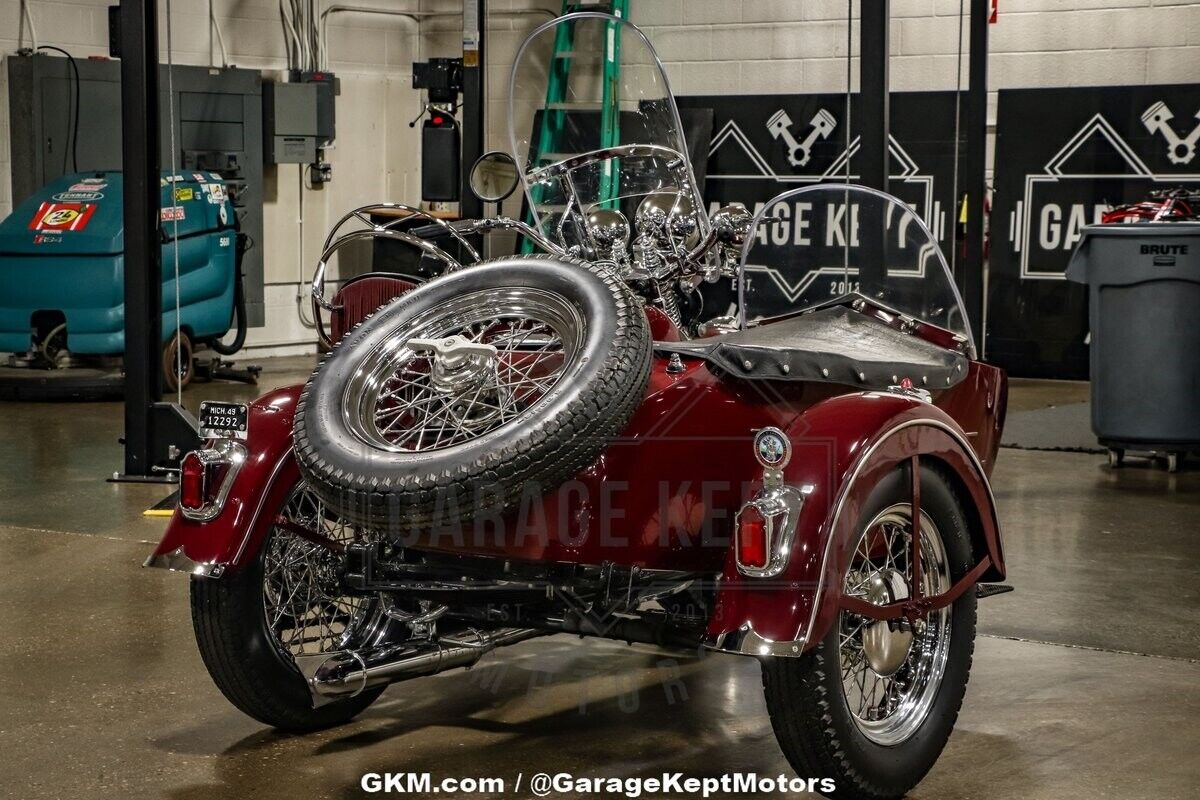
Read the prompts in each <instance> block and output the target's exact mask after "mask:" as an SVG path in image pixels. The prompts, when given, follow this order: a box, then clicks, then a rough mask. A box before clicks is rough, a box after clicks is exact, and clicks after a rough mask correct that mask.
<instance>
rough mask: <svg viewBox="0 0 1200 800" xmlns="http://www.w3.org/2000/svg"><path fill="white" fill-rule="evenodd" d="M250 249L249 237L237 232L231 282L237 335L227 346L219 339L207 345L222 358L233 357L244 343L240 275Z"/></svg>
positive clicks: (243, 290)
mask: <svg viewBox="0 0 1200 800" xmlns="http://www.w3.org/2000/svg"><path fill="white" fill-rule="evenodd" d="M250 247H251V245H250V237H249V236H247V235H246V234H244V233H242V232H241V231H238V233H237V258H236V267H235V270H236V273H235V274H234V280H233V315H234V317H236V318H237V333H235V334H234V336H233V341H232V342H230V343H229V344H224V343H222V342H221V340H220V339H215V340H213V342H212V343H211V344H210V345H209V346H210V347H212V349H213V350H215V351H217V352H218V353H220V354H221V355H223V356H231V355H233V354H234V353H236V352H237V351H238V350H241V349H242V345H244V344H245V343H246V287H245V286H244V278H243V275H242V256H243V255H244V254H245V252H246V251H247V250H249V249H250Z"/></svg>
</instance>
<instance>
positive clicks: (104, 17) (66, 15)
mask: <svg viewBox="0 0 1200 800" xmlns="http://www.w3.org/2000/svg"><path fill="white" fill-rule="evenodd" d="M9 2H10V3H12V4H13V5H17V3H16V0H9ZM29 11H30V14H31V15H32V16H33V21H34V23H35V24H36V26H37V32H38V42H40V43H41V44H54V45H58V46H60V47H61V46H63V45H84V46H95V45H99V44H103V43H104V42H106V41H107V39H108V12H106V11H105V10H104V9H103V8H102V7H99V6H92V5H86V4H79V3H44V2H32V3H30V4H29ZM101 31H103V33H102V34H101V33H100V32H101ZM104 49H105V50H106V51H107V47H105V48H104Z"/></svg>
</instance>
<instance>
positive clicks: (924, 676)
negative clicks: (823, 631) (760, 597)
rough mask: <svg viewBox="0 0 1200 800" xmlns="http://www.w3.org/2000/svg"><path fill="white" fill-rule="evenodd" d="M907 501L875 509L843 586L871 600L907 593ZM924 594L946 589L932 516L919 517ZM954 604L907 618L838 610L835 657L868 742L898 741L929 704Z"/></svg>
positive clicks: (944, 566) (937, 682)
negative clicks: (871, 616) (881, 617)
mask: <svg viewBox="0 0 1200 800" xmlns="http://www.w3.org/2000/svg"><path fill="white" fill-rule="evenodd" d="M912 520H913V517H912V506H911V505H910V504H908V503H898V504H895V505H892V506H889V507H888V508H885V509H883V510H882V511H880V512H879V513H878V514H877V515H876V516H875V517H874V518H873V519H872V520H871V521H870V522H869V523H868V524H867V525H866V527H865V529H864V530H863V532H862V535H861V536H860V538H859V540H858V543H857V545H856V547H855V550H854V554H853V557H852V558H851V563H850V568H849V569H848V570H847V572H846V576H845V580H844V584H843V591H844V593H845V594H846V595H847V596H851V597H858V598H860V599H863V600H866V601H867V602H869V603H873V604H875V605H888V604H890V603H896V602H901V601H903V600H907V599H908V598H910V597H912V595H913V592H912V586H913V566H914V565H913V563H912V561H913V559H912ZM920 538H921V556H920V557H921V593H922V595H923V596H926V597H928V596H932V595H937V594H941V593H942V592H945V591H946V590H947V589H948V588H949V587H950V583H951V582H950V570H949V565H948V560H947V557H946V548H945V544H944V543H943V541H942V537H941V534H940V533H939V531H938V529H937V527H936V525H935V524H934V522H933V520H931V519H930V518H929V516H928V515H927V514H924V513H922V515H921V537H920ZM950 617H951V609H950V608H949V607H947V608H942V609H938V610H936V611H933V612H930V613H929V614H927V615H926V616H925V617H924V618H922V619H918V620H916V622H915V623H910V622H909V621H908V620H906V619H900V620H893V621H882V620H872V619H869V618H865V617H862V616H859V615H857V614H852V613H849V612H846V611H842V612H841V614H840V618H839V623H838V625H839V635H838V642H839V648H838V653H839V659H840V668H841V680H842V687H843V694H844V697H845V700H846V705H847V706H848V707H849V710H850V713H851V716H852V718H853V720H854V723H855V725H856V726H857V727H858V729H859V730H860V731H861V732H862V734H863V735H864V736H866V737H867V738H868V739H870V740H871V741H873V742H875V743H877V744H880V745H884V746H889V745H896V744H899V743H901V742H904V741H906V740H907V739H909V738H910V737H911V736H913V735H914V734H915V733H916V732H917V731H918V730H919V729H920V728H921V726H922V724H923V723H924V722H925V719H926V718H927V717H928V715H929V712H930V709H931V708H932V707H933V703H934V699H935V698H936V696H937V692H938V688H939V686H940V685H941V683H942V677H943V675H944V674H945V670H946V663H947V658H948V654H949V651H950V623H951V618H950Z"/></svg>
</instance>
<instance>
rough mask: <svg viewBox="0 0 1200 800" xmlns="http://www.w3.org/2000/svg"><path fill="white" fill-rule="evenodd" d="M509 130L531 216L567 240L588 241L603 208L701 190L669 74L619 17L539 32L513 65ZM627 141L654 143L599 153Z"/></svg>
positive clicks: (630, 210)
mask: <svg viewBox="0 0 1200 800" xmlns="http://www.w3.org/2000/svg"><path fill="white" fill-rule="evenodd" d="M509 136H510V139H511V143H512V154H513V157H514V158H515V159H516V160H517V164H518V165H520V167H521V169H522V173H523V179H522V182H523V184H524V187H525V194H526V198H527V201H528V203H529V215H528V217H527V221H529V222H530V223H532V224H533V225H535V226H536V227H538V228H540V229H541V231H542V233H543V234H545V235H546V236H548V237H549V238H551V239H553V240H555V241H557V242H559V243H560V244H562V245H564V246H567V247H570V246H572V245H575V244H580V243H583V241H584V238H583V237H584V235H585V234H584V232H583V227H582V221H583V220H584V219H585V218H586V216H587V214H588V213H589V212H591V211H594V210H596V209H598V208H606V209H613V210H616V211H620V212H622V213H623V214H624V215H625V218H626V219H627V220H633V219H634V218H635V214H636V211H637V208H638V206H639V204H640V203H641V201H642V200H643V199H645V198H646V197H647V196H648V195H651V194H656V193H664V192H665V193H670V194H677V195H678V194H683V195H685V196H688V197H695V196H696V192H695V188H694V187H695V180H694V178H693V177H692V173H691V167H690V164H689V162H688V158H687V144H686V139H685V138H684V134H683V129H682V126H681V125H680V122H679V112H678V110H677V109H676V107H675V100H674V98H673V97H672V96H671V90H670V87H669V85H668V83H667V76H666V73H665V72H664V71H663V68H662V64H661V62H660V61H659V60H658V56H657V55H656V54H655V52H654V48H653V47H652V46H651V45H650V42H649V41H648V40H647V39H646V37H645V35H644V34H642V32H641V31H640V30H639V29H638V28H637V27H636V26H634V25H632V24H630V23H629V22H626V21H624V20H621V19H618V18H617V17H613V16H609V15H607V14H598V13H578V14H568V15H566V16H564V17H560V18H559V19H557V20H554V21H553V22H550V23H547V24H546V25H543V26H542V27H541V28H538V29H537V30H536V31H534V32H533V33H532V34H530V36H529V38H528V39H526V40H525V42H524V44H523V45H522V46H521V49H520V50H519V51H518V53H517V58H516V61H515V63H514V64H513V70H512V77H511V81H510V85H509ZM628 145H644V146H648V147H645V148H643V150H642V151H641V152H640V153H639V154H636V155H623V156H621V157H617V156H615V155H611V154H610V155H604V154H602V153H599V152H598V151H603V150H607V149H609V148H614V147H622V146H628ZM588 154H596V156H597V157H594V158H589V157H588ZM697 206H699V204H698V203H697ZM700 216H703V215H700ZM706 223H707V220H702V221H700V225H701V226H702V227H703V226H704V225H705V224H706Z"/></svg>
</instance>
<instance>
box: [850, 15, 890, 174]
mask: <svg viewBox="0 0 1200 800" xmlns="http://www.w3.org/2000/svg"><path fill="white" fill-rule="evenodd" d="M890 12H891V2H890V0H862V28H861V31H860V39H859V78H858V85H859V94H860V96H861V97H862V102H861V103H860V104H859V108H860V109H861V110H860V111H859V114H858V121H857V122H858V125H857V127H858V129H859V130H860V131H861V132H862V133H861V134H860V136H861V139H860V144H861V149H860V151H859V156H858V162H859V164H860V165H861V169H860V174H861V176H862V178H861V180H862V183H863V184H864V185H866V186H870V187H872V188H874V189H879V190H881V191H884V192H886V191H887V189H888V131H889V130H890V127H891V104H890V103H889V99H888V56H889V53H890V37H889V35H888V21H889V20H890V18H891V13H890Z"/></svg>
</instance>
